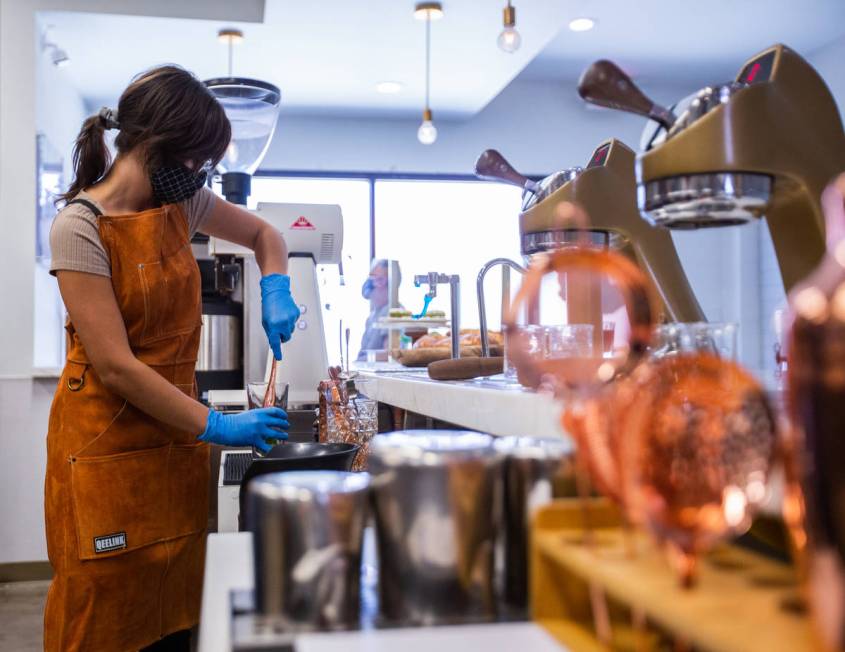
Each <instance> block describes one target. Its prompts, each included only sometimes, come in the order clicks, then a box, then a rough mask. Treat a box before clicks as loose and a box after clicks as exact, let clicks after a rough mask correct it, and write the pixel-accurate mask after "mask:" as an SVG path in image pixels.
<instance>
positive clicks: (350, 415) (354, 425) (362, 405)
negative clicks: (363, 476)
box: [326, 392, 378, 471]
mask: <svg viewBox="0 0 845 652" xmlns="http://www.w3.org/2000/svg"><path fill="white" fill-rule="evenodd" d="M326 426H327V436H326V441H328V442H341V443H347V444H357V445H358V446H360V447H361V448H360V450H359V451H358V455H356V456H355V461H354V462H353V463H352V470H353V471H364V470H366V468H367V461H368V459H369V456H370V440H371V439H372V438H373V437H375V435H376V433H377V432H378V403H377V402H376V401H374V400H373V399H371V398H367V397H365V396H361V395H358V396H356V397H350V398H348V399H347V400H346V402H343V401H342V400H338V397H337V396H336V395H335V396H332V393H331V392H329V393H328V395H327V396H326Z"/></svg>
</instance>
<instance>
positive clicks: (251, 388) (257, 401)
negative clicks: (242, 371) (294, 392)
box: [246, 379, 290, 457]
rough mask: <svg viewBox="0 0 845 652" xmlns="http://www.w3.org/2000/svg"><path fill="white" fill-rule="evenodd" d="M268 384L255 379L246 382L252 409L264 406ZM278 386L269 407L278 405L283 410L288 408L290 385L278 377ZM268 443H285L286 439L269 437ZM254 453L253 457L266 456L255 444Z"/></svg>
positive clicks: (276, 382) (247, 395)
mask: <svg viewBox="0 0 845 652" xmlns="http://www.w3.org/2000/svg"><path fill="white" fill-rule="evenodd" d="M267 385H268V383H267V382H266V381H253V382H250V383H247V384H246V402H247V406H248V408H249V409H250V410H255V409H256V408H261V407H264V397H265V396H266V395H267ZM275 387H276V396H275V400H274V402H273V405H270V406H267V407H277V408H281V409H282V410H287V409H288V391H289V389H290V388H289V386H288V384H287V383H286V382H283V381H281V380H278V379H276V381H275ZM266 441H267V443H268V444H270V445H271V446H277V445H279V444H281V443H283V442H284V441H285V440H284V439H267V440H266ZM252 455H253V457H264V453H262V452H261V450H260V449H259V448H257V447H255V446H253V447H252Z"/></svg>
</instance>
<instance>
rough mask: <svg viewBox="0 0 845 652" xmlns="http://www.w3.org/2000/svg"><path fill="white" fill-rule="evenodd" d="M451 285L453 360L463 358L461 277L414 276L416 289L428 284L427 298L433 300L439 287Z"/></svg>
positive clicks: (430, 273)
mask: <svg viewBox="0 0 845 652" xmlns="http://www.w3.org/2000/svg"><path fill="white" fill-rule="evenodd" d="M447 283H448V284H449V299H450V310H451V315H450V318H451V320H452V358H453V359H457V358H460V357H461V277H460V276H458V275H457V274H451V275H449V274H439V273H437V272H429V273H428V274H418V275H417V276H414V287H420V286H421V285H423V284H428V292H427V293H426V296H427V297H429V298H431V299H433V298H434V297H436V296H437V286H438V285H445V284H447Z"/></svg>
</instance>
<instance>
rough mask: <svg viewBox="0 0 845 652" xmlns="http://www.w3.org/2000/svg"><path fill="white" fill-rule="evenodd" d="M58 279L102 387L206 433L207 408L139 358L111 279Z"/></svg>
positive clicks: (66, 274) (68, 275) (75, 275)
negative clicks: (131, 345) (130, 338)
mask: <svg viewBox="0 0 845 652" xmlns="http://www.w3.org/2000/svg"><path fill="white" fill-rule="evenodd" d="M57 276H58V279H59V290H60V291H61V293H62V299H63V300H64V302H65V306H66V307H67V311H68V314H69V315H70V320H71V322H72V323H73V327H74V329H75V330H76V332H77V334H78V335H79V339H81V340H82V345H83V346H84V347H85V352H86V353H87V354H88V358H89V359H90V360H91V364H92V365H93V367H94V370H95V371H96V372H97V375H98V376H99V377H100V380H102V382H103V384H104V385H105V386H106V387H107V388H108V389H110V390H111V391H113V392H114V393H115V394H118V395H120V396H122V397H123V398H125V399H126V400H127V401H129V402H130V403H131V404H132V405H134V406H135V407H137V408H138V409H139V410H141V411H143V412H146V413H147V414H149V415H150V416H152V417H155V418H156V419H158V420H159V421H161V422H163V423H166V424H167V425H170V426H173V427H175V428H179V429H180V430H185V431H187V432H190V433H192V434H197V435H199V434H200V433H202V432H203V430H204V429H205V426H206V420H207V418H208V408H207V407H205V406H204V405H202V404H201V403H199V402H197V401H195V400H193V399H192V398H191V397H189V396H187V395H185V394H183V393H182V392H181V391H180V390H179V389H177V388H176V387H175V386H173V385H171V384H170V383H169V382H168V381H167V380H165V379H164V378H162V377H161V376H160V375H159V374H157V373H156V372H155V371H153V370H152V369H151V368H150V367H148V366H147V365H145V364H144V363H143V362H141V361H140V360H138V359H137V358H136V357H135V355H134V354H133V353H132V349H130V348H129V340H128V338H127V335H126V327H125V326H124V323H123V317H122V316H121V314H120V309H119V308H118V306H117V299H115V296H114V289H113V288H112V284H111V280H110V279H109V278H106V277H105V276H97V275H96V274H87V273H85V272H71V271H59V272H58V273H57Z"/></svg>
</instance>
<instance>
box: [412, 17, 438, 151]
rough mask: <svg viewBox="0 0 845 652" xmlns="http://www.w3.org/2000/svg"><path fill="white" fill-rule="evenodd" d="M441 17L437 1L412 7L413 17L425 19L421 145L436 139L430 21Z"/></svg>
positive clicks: (418, 130) (418, 134)
mask: <svg viewBox="0 0 845 652" xmlns="http://www.w3.org/2000/svg"><path fill="white" fill-rule="evenodd" d="M442 17H443V6H442V5H441V4H440V3H439V2H420V3H418V4H417V6H416V7H415V8H414V18H416V19H417V20H424V21H425V108H424V109H423V119H422V123H421V124H420V127H419V129H417V139H418V140H419V141H420V142H421V143H422V144H423V145H431V144H432V143H434V141H435V140H437V127H435V126H434V122H432V119H431V105H430V104H429V99H430V92H431V21H432V20H439V19H440V18H442Z"/></svg>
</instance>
